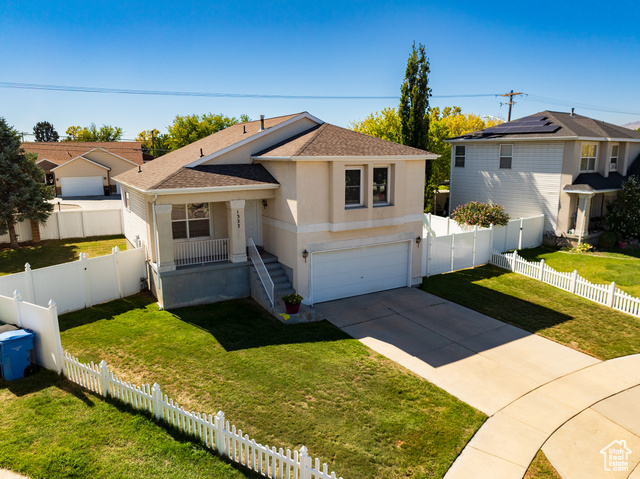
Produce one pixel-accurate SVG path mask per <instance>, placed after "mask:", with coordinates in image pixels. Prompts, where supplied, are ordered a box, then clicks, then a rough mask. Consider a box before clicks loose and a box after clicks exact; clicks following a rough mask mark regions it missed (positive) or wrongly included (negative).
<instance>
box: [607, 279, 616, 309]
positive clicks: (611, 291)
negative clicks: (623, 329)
mask: <svg viewBox="0 0 640 479" xmlns="http://www.w3.org/2000/svg"><path fill="white" fill-rule="evenodd" d="M615 300H616V283H614V282H613V281H612V282H611V285H610V286H609V297H608V298H607V305H608V306H609V307H610V308H613V305H614V303H615Z"/></svg>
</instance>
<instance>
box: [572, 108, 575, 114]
mask: <svg viewBox="0 0 640 479" xmlns="http://www.w3.org/2000/svg"><path fill="white" fill-rule="evenodd" d="M573 110H575V108H572V109H571V116H573Z"/></svg>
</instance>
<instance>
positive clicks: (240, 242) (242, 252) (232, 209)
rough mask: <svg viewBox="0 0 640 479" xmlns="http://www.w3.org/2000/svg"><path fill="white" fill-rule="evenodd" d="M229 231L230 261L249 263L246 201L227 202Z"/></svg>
mask: <svg viewBox="0 0 640 479" xmlns="http://www.w3.org/2000/svg"><path fill="white" fill-rule="evenodd" d="M226 204H227V231H228V232H229V261H231V262H232V263H242V262H243V261H247V237H246V233H245V226H244V200H231V201H227V202H226Z"/></svg>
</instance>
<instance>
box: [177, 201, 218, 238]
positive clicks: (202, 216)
mask: <svg viewBox="0 0 640 479" xmlns="http://www.w3.org/2000/svg"><path fill="white" fill-rule="evenodd" d="M171 228H172V230H173V239H187V238H201V237H203V236H211V225H210V223H209V203H189V204H186V205H173V208H172V209H171Z"/></svg>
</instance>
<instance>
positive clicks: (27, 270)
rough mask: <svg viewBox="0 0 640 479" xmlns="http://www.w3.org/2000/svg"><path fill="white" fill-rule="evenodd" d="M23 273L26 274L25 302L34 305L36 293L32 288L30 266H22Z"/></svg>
mask: <svg viewBox="0 0 640 479" xmlns="http://www.w3.org/2000/svg"><path fill="white" fill-rule="evenodd" d="M24 272H25V274H26V277H27V278H26V285H27V295H26V301H27V303H33V304H36V291H35V288H34V286H33V273H32V272H31V265H30V264H29V263H25V264H24Z"/></svg>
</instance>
